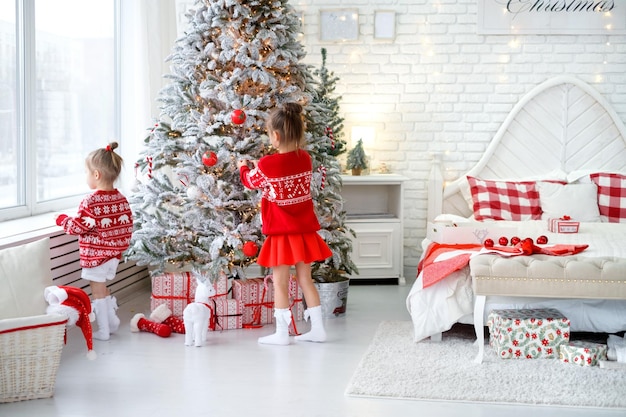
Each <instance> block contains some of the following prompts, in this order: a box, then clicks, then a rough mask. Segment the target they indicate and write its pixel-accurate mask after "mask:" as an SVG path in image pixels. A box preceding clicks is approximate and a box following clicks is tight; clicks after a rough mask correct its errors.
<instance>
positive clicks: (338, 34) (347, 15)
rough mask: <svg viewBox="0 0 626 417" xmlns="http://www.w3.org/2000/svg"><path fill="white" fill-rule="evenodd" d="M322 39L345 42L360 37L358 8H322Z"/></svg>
mask: <svg viewBox="0 0 626 417" xmlns="http://www.w3.org/2000/svg"><path fill="white" fill-rule="evenodd" d="M319 21H320V41H325V42H343V41H355V40H357V39H359V11H358V10H357V9H326V10H320V20H319Z"/></svg>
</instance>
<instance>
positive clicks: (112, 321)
mask: <svg viewBox="0 0 626 417" xmlns="http://www.w3.org/2000/svg"><path fill="white" fill-rule="evenodd" d="M104 299H105V300H107V314H108V318H109V332H110V333H115V332H116V331H117V329H118V328H119V327H120V318H119V317H117V314H116V313H115V311H116V310H117V308H118V307H117V299H116V298H115V297H113V296H112V295H107V296H106V297H105V298H104Z"/></svg>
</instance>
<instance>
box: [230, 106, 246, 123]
mask: <svg viewBox="0 0 626 417" xmlns="http://www.w3.org/2000/svg"><path fill="white" fill-rule="evenodd" d="M230 120H232V122H233V123H234V124H236V125H240V124H243V122H245V121H246V112H244V111H243V110H241V109H237V110H233V113H232V114H231V115H230Z"/></svg>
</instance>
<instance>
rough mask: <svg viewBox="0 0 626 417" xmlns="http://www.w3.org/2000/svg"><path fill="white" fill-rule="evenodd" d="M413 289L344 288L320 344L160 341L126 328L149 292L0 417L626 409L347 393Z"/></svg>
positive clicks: (253, 335) (231, 333)
mask: <svg viewBox="0 0 626 417" xmlns="http://www.w3.org/2000/svg"><path fill="white" fill-rule="evenodd" d="M409 289H410V286H408V285H407V286H392V285H382V286H350V290H349V295H348V308H347V313H346V314H345V316H343V317H339V318H332V319H328V320H326V329H327V332H328V335H329V339H330V340H329V341H328V342H327V343H324V344H315V343H297V344H292V345H290V346H262V345H258V344H257V341H256V340H257V338H258V337H259V336H261V335H265V334H267V333H269V332H271V331H272V326H265V327H263V328H261V329H242V330H228V331H224V332H221V333H210V334H209V341H208V343H207V345H206V346H204V347H202V348H195V347H185V346H184V344H183V335H179V334H173V335H172V337H170V338H167V339H163V338H159V337H158V336H156V335H154V334H150V333H131V332H130V330H129V327H128V323H129V320H130V318H131V317H132V316H133V315H134V314H135V313H137V312H141V313H145V314H146V315H148V314H149V304H150V301H149V294H148V293H147V292H146V293H139V294H137V295H136V296H135V297H133V298H132V299H129V300H125V303H124V304H122V305H121V306H120V310H119V315H120V317H121V319H122V320H123V323H124V326H123V328H120V330H119V331H118V334H116V335H114V336H112V338H111V340H109V341H107V342H100V341H95V342H94V343H95V349H96V351H97V353H98V355H99V356H98V358H97V359H96V360H95V361H89V360H87V359H86V358H85V356H84V355H85V353H86V347H85V343H84V340H83V339H82V334H81V333H80V332H79V331H78V329H76V328H72V329H70V331H69V332H68V344H67V345H66V347H65V348H64V351H63V356H62V360H61V365H60V369H59V373H58V377H57V383H56V393H55V395H54V397H53V398H50V399H43V400H31V401H22V402H17V403H8V404H0V416H3V417H4V416H6V417H18V416H29V417H34V416H63V417H113V416H122V417H126V416H129V417H131V416H132V417H161V416H163V417H165V416H168V417H170V416H185V415H201V416H220V417H221V416H255V417H265V416H271V417H281V416H290V417H293V416H298V417H309V416H324V417H333V416H359V417H370V416H385V417H388V416H415V415H420V416H442V417H446V416H464V417H469V416H487V415H488V416H494V415H506V416H507V417H515V416H527V415H529V414H533V413H540V414H541V415H542V416H546V417H549V416H561V415H568V416H585V417H595V416H618V415H619V416H623V415H624V414H623V413H624V412H623V410H620V411H619V412H616V411H614V410H610V409H574V408H562V407H559V408H550V407H528V406H520V407H517V406H507V405H489V404H487V405H481V404H475V403H453V402H423V401H404V400H389V399H374V398H371V399H370V398H353V397H347V396H345V395H344V391H345V388H346V386H347V384H348V382H349V380H350V378H351V376H352V373H353V372H354V370H355V368H356V366H357V364H358V363H359V360H360V358H361V356H362V355H363V353H364V352H365V350H366V349H367V346H368V344H369V343H370V341H371V339H372V336H373V335H374V332H375V331H376V328H377V326H378V324H379V323H380V322H381V320H410V317H409V314H408V312H407V311H406V308H405V298H406V295H407V294H408V291H409ZM300 326H301V329H302V328H303V327H304V326H305V325H304V324H301V325H300ZM407 337H410V335H407ZM407 360H408V358H407ZM468 360H470V359H469V358H468ZM450 383H454V381H450ZM625 395H626V393H625Z"/></svg>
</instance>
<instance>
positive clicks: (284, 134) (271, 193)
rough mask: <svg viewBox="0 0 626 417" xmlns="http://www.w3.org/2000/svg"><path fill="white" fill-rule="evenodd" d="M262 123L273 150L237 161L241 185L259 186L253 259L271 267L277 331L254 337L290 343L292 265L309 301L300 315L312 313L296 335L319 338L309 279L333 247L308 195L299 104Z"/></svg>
mask: <svg viewBox="0 0 626 417" xmlns="http://www.w3.org/2000/svg"><path fill="white" fill-rule="evenodd" d="M266 128H267V133H268V135H269V138H270V143H271V144H272V146H273V147H274V148H276V149H277V150H278V153H275V154H273V155H268V156H264V157H263V158H261V159H260V160H259V161H258V163H257V162H255V161H249V160H241V161H239V162H238V163H237V166H238V167H239V174H240V177H241V181H242V182H243V184H244V185H245V186H246V187H247V188H250V189H261V190H262V195H261V197H262V199H261V219H262V221H263V234H264V235H266V239H265V242H264V243H263V246H262V247H261V251H260V253H259V257H258V259H257V263H258V264H259V265H262V266H265V267H268V268H272V272H273V281H274V307H275V309H274V317H275V318H276V333H274V334H272V335H270V336H265V337H261V338H259V343H265V344H272V345H288V344H289V323H290V322H291V311H290V310H289V293H288V290H289V276H290V268H291V266H292V265H293V266H295V268H296V279H297V281H298V285H300V287H301V288H302V293H303V295H304V299H305V301H306V305H307V306H308V309H307V310H306V311H305V314H304V316H305V318H307V317H310V318H311V330H310V331H309V332H308V333H305V334H302V335H300V336H296V340H301V341H309V342H324V341H325V340H326V331H325V330H324V323H323V320H322V308H321V306H320V297H319V294H318V292H317V288H315V285H313V279H312V278H311V262H314V261H321V260H324V259H326V258H328V257H329V256H331V255H332V252H331V251H330V249H329V248H328V245H326V242H324V240H323V239H322V238H321V237H320V235H319V234H318V233H317V232H318V230H320V224H319V221H318V220H317V216H316V215H315V210H314V208H313V200H312V198H311V177H312V175H313V172H312V171H313V168H312V164H311V156H310V155H309V154H308V153H307V152H306V151H305V150H303V149H301V147H302V145H303V144H304V120H303V117H302V106H301V105H300V104H298V103H286V104H284V105H283V106H281V107H278V108H275V109H273V110H272V111H271V113H270V115H269V118H268V120H267V123H266ZM250 163H251V164H252V165H253V166H254V168H253V169H250V167H249V164H250Z"/></svg>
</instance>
